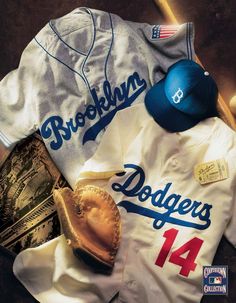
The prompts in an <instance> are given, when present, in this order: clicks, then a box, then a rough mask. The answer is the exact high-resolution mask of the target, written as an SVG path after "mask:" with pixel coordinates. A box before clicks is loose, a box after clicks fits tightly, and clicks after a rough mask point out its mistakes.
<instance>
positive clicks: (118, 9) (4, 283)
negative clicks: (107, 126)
mask: <svg viewBox="0 0 236 303" xmlns="http://www.w3.org/2000/svg"><path fill="white" fill-rule="evenodd" d="M160 2H164V1H158V0H156V1H151V0H143V1H141V0H131V1H127V0H120V1H112V0H110V1H109V0H106V1H105V0H104V1H95V0H87V1H86V0H84V1H76V0H64V1H63V0H47V1H46V0H34V1H32V0H0V79H1V78H3V77H4V76H5V75H6V74H7V73H8V72H10V71H11V70H13V69H15V68H17V66H18V64H19V60H20V55H21V53H22V51H23V49H24V48H25V47H26V45H27V44H28V43H29V42H30V40H31V39H32V38H33V37H34V36H35V34H36V33H37V32H38V31H39V30H40V29H41V28H42V27H43V26H44V25H45V24H46V23H47V22H48V21H49V20H50V19H53V18H57V17H60V16H62V15H65V14H66V13H68V12H70V11H71V10H73V9H74V8H76V7H79V6H87V7H91V8H96V9H101V10H105V11H109V12H112V13H115V14H118V15H120V16H121V17H122V18H124V19H128V20H131V21H138V22H148V23H152V24H167V23H169V21H168V19H167V17H166V14H165V13H164V12H163V11H162V10H161V5H159V4H160ZM168 3H169V5H170V7H171V8H172V10H173V11H174V14H175V16H176V17H177V19H178V21H179V22H180V23H182V22H186V21H193V22H194V25H195V50H196V53H197V55H198V57H199V59H200V61H201V62H202V63H203V65H204V67H205V68H206V69H207V70H208V71H209V72H210V73H211V75H212V76H213V77H214V78H215V80H216V82H217V84H218V87H219V90H220V93H221V95H222V96H223V98H224V100H225V102H226V103H228V102H229V100H230V98H231V97H232V96H233V95H235V94H236V41H235V33H236V22H235V20H236V1H235V0H225V1H223V0H221V1H220V0H216V1H210V0H204V1H203V0H198V1H195V0H178V1H177V0H169V1H168ZM36 60H37V58H36ZM219 207H220V206H219ZM13 260H14V255H12V254H9V252H8V251H6V250H5V249H4V248H1V249H0V268H1V272H0V290H1V295H0V302H11V303H14V302H16V303H21V302H24V303H28V302H35V301H34V299H32V298H31V296H30V295H28V293H27V292H26V291H25V290H24V288H23V287H22V286H21V285H20V284H19V282H18V281H16V279H15V278H14V276H13V274H12V272H11V267H12V262H13ZM214 263H215V264H221V265H228V266H229V295H228V296H227V297H226V296H218V297H217V296H207V297H204V298H203V300H202V302H204V303H206V302H209V303H210V302H212V303H213V302H214V303H218V302H219V303H223V302H224V303H226V302H230V303H235V302H236V251H235V249H234V248H233V247H232V246H231V245H230V244H229V243H228V242H227V240H226V239H225V238H223V239H222V241H221V243H220V246H219V248H218V251H217V254H216V257H215V260H214ZM170 291H171V289H170ZM55 303H56V302H55ZM127 303H128V302H127ZM144 303H146V302H144Z"/></svg>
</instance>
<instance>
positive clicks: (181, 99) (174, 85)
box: [145, 60, 218, 132]
mask: <svg viewBox="0 0 236 303" xmlns="http://www.w3.org/2000/svg"><path fill="white" fill-rule="evenodd" d="M217 99H218V89H217V85H216V83H215V81H214V79H213V78H212V77H211V76H210V75H209V73H208V72H207V71H205V70H204V69H203V68H202V67H201V66H200V65H199V64H197V63H196V62H194V61H192V60H180V61H178V62H176V63H175V64H173V65H172V66H171V67H170V68H169V69H168V71H167V74H166V76H165V77H164V79H162V80H161V81H159V82H158V83H156V84H155V85H154V86H153V87H152V88H151V89H150V90H149V91H148V92H147V94H146V96H145V106H146V108H147V110H148V112H149V113H150V114H151V115H152V117H153V118H154V119H155V121H156V122H157V123H158V124H159V125H160V126H161V127H163V128H165V129H166V130H168V131H171V132H181V131H184V130H187V129H189V128H191V127H193V126H194V125H196V124H197V123H199V122H200V121H201V120H203V119H206V118H209V117H214V116H218V112H217Z"/></svg>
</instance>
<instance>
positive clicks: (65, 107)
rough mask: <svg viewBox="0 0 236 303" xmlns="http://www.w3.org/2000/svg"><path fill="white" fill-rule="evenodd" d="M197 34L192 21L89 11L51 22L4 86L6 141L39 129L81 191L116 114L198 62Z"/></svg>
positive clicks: (1, 117)
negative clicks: (170, 73) (173, 70)
mask: <svg viewBox="0 0 236 303" xmlns="http://www.w3.org/2000/svg"><path fill="white" fill-rule="evenodd" d="M193 36H194V34H193V25H192V24H191V23H186V24H182V25H174V26H163V25H149V24H144V23H134V22H129V21H124V20H122V19H121V18H120V17H118V16H117V15H114V14H109V13H106V12H102V11H98V10H92V9H88V8H78V9H75V10H74V11H72V12H71V13H69V14H67V15H66V16H64V17H61V18H59V19H57V20H51V21H50V22H49V23H48V24H47V25H46V26H45V27H44V28H43V29H42V30H41V31H40V32H39V33H38V34H37V35H36V37H35V38H34V39H33V40H32V41H31V42H30V43H29V45H28V46H27V47H26V49H25V50H24V52H23V54H22V58H21V61H20V65H19V68H18V69H17V70H15V71H13V72H11V73H10V74H8V75H7V76H6V77H5V78H4V79H3V80H2V81H1V83H0V107H1V111H0V140H1V141H2V142H3V143H4V145H5V146H11V145H12V144H14V143H15V142H17V141H18V140H20V139H22V138H24V137H27V136H28V135H30V134H31V133H33V132H35V131H37V130H39V131H40V133H41V135H42V138H43V140H44V142H45V144H46V147H47V149H48V151H49V153H50V155H51V157H52V159H53V160H54V162H55V163H56V165H57V166H58V168H59V169H60V171H61V173H62V174H63V175H64V176H65V178H66V179H67V181H68V182H69V183H70V185H71V186H72V187H74V184H75V180H76V179H77V177H78V172H79V169H80V167H81V166H82V164H83V163H84V162H85V160H87V159H88V158H89V157H91V156H92V154H93V153H94V152H95V150H96V147H97V144H98V143H99V142H100V139H101V137H102V134H103V133H104V130H105V129H106V127H107V126H108V124H109V123H110V122H111V120H112V119H113V117H114V115H115V114H116V113H117V112H118V111H119V110H121V109H123V108H126V107H128V106H132V105H133V104H135V103H140V102H143V100H144V95H145V92H146V91H147V90H148V89H149V88H150V87H151V86H152V85H153V84H154V83H156V82H157V81H159V80H160V79H161V78H162V77H163V76H164V74H165V73H166V71H167V69H168V67H169V66H170V65H172V64H173V63H175V62H176V61H178V60H180V59H184V58H188V59H192V58H193V57H194V49H193Z"/></svg>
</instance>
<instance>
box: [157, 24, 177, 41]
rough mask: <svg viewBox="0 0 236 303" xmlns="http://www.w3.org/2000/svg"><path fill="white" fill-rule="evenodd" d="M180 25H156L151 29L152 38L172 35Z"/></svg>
mask: <svg viewBox="0 0 236 303" xmlns="http://www.w3.org/2000/svg"><path fill="white" fill-rule="evenodd" d="M180 26H181V25H156V26H154V27H153V29H152V38H153V39H157V38H159V39H164V38H169V37H171V36H173V35H174V34H175V33H176V32H177V31H178V30H179V29H180Z"/></svg>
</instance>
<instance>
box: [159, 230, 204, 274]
mask: <svg viewBox="0 0 236 303" xmlns="http://www.w3.org/2000/svg"><path fill="white" fill-rule="evenodd" d="M178 232H179V231H178V230H177V229H175V228H171V229H169V230H167V231H165V232H164V234H163V237H164V238H166V240H165V242H164V244H163V246H162V248H161V250H160V252H159V254H158V256H157V259H156V261H155V264H156V265H157V266H160V267H163V266H164V264H165V262H166V261H167V257H168V255H170V257H169V259H168V261H169V262H170V263H173V264H176V265H178V266H180V267H181V269H180V272H179V273H180V275H182V276H185V277H188V275H189V273H190V271H194V270H195V268H196V266H197V264H196V263H195V259H196V257H197V255H198V253H199V250H200V248H201V246H202V244H203V240H201V239H199V238H197V237H194V238H192V239H191V240H189V241H188V242H186V243H185V244H183V245H182V246H180V247H179V248H177V249H176V250H173V251H171V248H172V245H173V243H174V241H175V239H176V237H177V234H178ZM185 253H187V255H186V256H185V257H183V256H182V255H183V254H185Z"/></svg>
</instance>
